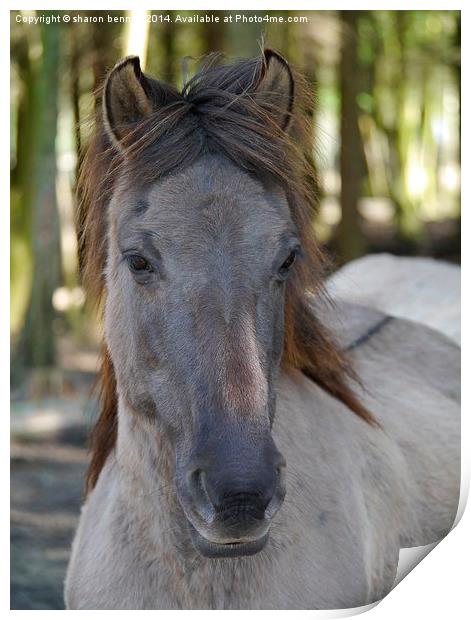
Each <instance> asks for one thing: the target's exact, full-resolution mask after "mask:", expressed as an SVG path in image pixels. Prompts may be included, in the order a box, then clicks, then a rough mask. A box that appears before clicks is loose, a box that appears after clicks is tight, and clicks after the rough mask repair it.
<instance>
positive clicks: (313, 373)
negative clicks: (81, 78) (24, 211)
mask: <svg viewBox="0 0 471 620" xmlns="http://www.w3.org/2000/svg"><path fill="white" fill-rule="evenodd" d="M310 105H311V101H310V97H309V92H308V89H307V88H306V87H305V84H304V82H303V79H302V78H301V76H299V75H297V74H296V72H295V71H294V70H293V69H292V68H291V67H290V65H289V64H288V62H287V61H286V59H285V58H283V57H282V56H281V55H280V54H279V53H277V52H275V51H274V50H270V49H264V50H263V51H262V53H261V54H260V55H259V56H258V57H256V58H252V59H242V60H238V61H236V62H234V63H232V64H224V63H222V62H219V60H218V59H215V58H210V59H209V60H208V61H206V62H204V63H203V64H202V66H201V67H200V69H199V70H198V71H197V72H196V74H195V75H194V76H193V77H192V78H191V79H189V80H188V81H187V82H186V83H185V85H184V86H183V88H182V90H180V91H179V90H177V89H176V88H175V87H173V86H171V85H169V84H166V83H163V82H162V81H159V80H156V79H154V78H151V77H150V76H148V75H146V74H144V73H143V72H142V70H141V68H140V62H139V59H138V58H137V57H135V56H131V57H127V58H125V59H124V60H122V61H121V62H119V63H118V64H117V65H116V66H115V67H114V69H113V70H112V71H111V72H110V73H109V75H108V76H107V78H106V81H105V83H104V87H103V92H102V116H101V118H99V119H98V121H97V128H96V132H95V136H94V138H93V140H92V142H91V144H90V145H89V147H88V150H87V153H86V156H85V159H84V163H83V166H82V170H81V173H80V178H79V183H78V197H79V217H78V229H79V248H80V262H81V271H82V274H83V281H84V284H85V286H86V288H87V292H88V295H89V297H90V298H93V299H95V300H96V301H97V303H98V305H99V307H100V308H102V310H103V320H104V344H103V354H102V368H101V373H100V384H101V410H100V414H99V417H98V420H97V422H96V425H95V428H94V430H93V432H92V437H91V461H90V466H89V469H88V473H87V479H86V492H87V496H86V501H85V504H84V506H83V509H82V513H81V517H80V522H79V526H78V530H77V533H76V536H75V539H74V543H73V547H72V554H71V559H70V563H69V567H68V571H67V576H66V582H65V600H66V606H67V608H68V609H202V608H207V609H332V608H350V607H356V606H360V605H365V604H368V603H371V602H373V601H376V600H378V599H379V598H381V597H383V596H384V595H385V594H386V593H387V592H388V591H389V590H390V589H391V587H392V585H393V583H394V579H395V575H396V569H397V562H398V554H399V550H400V548H401V547H407V546H417V545H425V544H429V543H431V542H433V541H436V540H439V539H440V538H441V537H443V536H445V535H446V533H447V532H448V531H449V530H450V528H451V527H452V523H453V519H454V516H455V514H456V510H457V504H458V499H459V404H458V401H459V349H458V347H456V346H455V344H454V343H452V342H451V341H449V340H448V339H447V338H446V337H445V336H443V335H442V334H440V333H438V332H435V331H434V330H432V329H429V328H427V327H425V326H423V325H419V324H417V323H413V322H411V321H407V320H403V319H398V318H394V317H391V316H387V315H385V314H383V313H382V312H380V311H377V310H375V309H372V308H368V307H363V306H359V305H357V304H352V303H349V302H348V300H346V301H342V300H339V299H337V300H334V301H335V302H336V304H335V307H334V305H333V304H332V303H331V302H330V301H329V298H328V296H327V295H326V294H325V287H324V284H323V283H324V280H325V275H326V262H325V259H324V258H323V255H322V253H321V251H320V249H319V246H318V244H317V243H316V240H315V237H314V234H313V227H312V218H313V215H314V213H315V208H316V202H317V198H316V196H317V192H316V188H317V182H316V178H315V175H314V172H313V166H312V161H311V155H310V152H311V146H310V144H311V129H312V127H311V123H312V120H311V116H310V114H309V113H308V111H309V109H310ZM339 317H341V320H339Z"/></svg>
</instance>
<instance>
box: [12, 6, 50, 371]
mask: <svg viewBox="0 0 471 620" xmlns="http://www.w3.org/2000/svg"><path fill="white" fill-rule="evenodd" d="M46 13H48V11H46ZM41 41H42V56H41V58H40V60H39V67H38V71H37V74H36V77H37V79H36V80H35V83H34V98H35V108H36V109H35V116H34V128H33V134H32V144H31V149H32V158H33V167H32V171H33V173H32V179H31V183H32V192H31V194H32V202H31V211H32V213H31V239H32V251H33V264H34V266H33V281H32V287H31V293H30V299H29V305H28V310H27V313H26V319H25V322H24V326H23V329H22V332H21V335H20V340H19V346H18V349H17V358H16V361H17V362H18V363H19V364H20V366H21V367H29V368H31V367H35V368H37V367H41V368H49V367H51V366H53V365H54V362H55V338H54V326H53V322H54V318H55V313H54V308H53V304H52V296H53V293H54V290H55V289H56V288H57V287H58V286H59V283H60V280H61V254H60V227H59V213H58V209H57V200H56V188H55V181H56V153H55V140H56V133H57V112H58V85H59V58H60V26H59V25H58V24H50V25H45V24H42V25H41Z"/></svg>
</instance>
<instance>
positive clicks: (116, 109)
mask: <svg viewBox="0 0 471 620" xmlns="http://www.w3.org/2000/svg"><path fill="white" fill-rule="evenodd" d="M150 93H151V88H150V83H149V81H148V79H147V78H146V76H145V75H144V74H143V73H142V71H141V65H140V63H139V57H138V56H128V57H127V58H124V59H123V60H121V61H120V62H119V63H118V64H117V65H116V66H115V67H114V68H113V69H112V70H111V72H110V74H109V75H108V77H107V79H106V81H105V86H104V91H103V121H104V124H105V127H106V130H107V132H108V136H109V137H110V139H111V141H112V142H113V143H114V144H115V146H118V147H119V146H120V144H121V141H122V140H123V138H125V137H126V135H127V133H128V132H129V131H130V130H132V127H133V126H134V125H135V124H136V123H138V122H139V121H141V120H143V119H144V118H145V117H147V116H149V114H150V113H151V112H152V102H151V98H150Z"/></svg>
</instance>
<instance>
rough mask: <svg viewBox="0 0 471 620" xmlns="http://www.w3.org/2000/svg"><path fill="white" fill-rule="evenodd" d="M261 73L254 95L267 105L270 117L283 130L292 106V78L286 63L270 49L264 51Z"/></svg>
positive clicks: (288, 120)
mask: <svg viewBox="0 0 471 620" xmlns="http://www.w3.org/2000/svg"><path fill="white" fill-rule="evenodd" d="M262 62H263V65H262V71H261V77H260V81H259V83H258V85H257V87H256V93H258V94H259V96H260V98H261V99H262V98H263V102H264V103H267V104H268V105H269V110H270V113H271V115H272V116H274V118H275V120H276V121H277V123H278V124H279V126H280V127H281V128H282V129H283V130H285V131H286V130H287V129H288V128H289V125H290V123H291V118H292V113H293V106H294V77H293V73H292V71H291V68H290V66H289V64H288V61H287V60H285V58H283V56H282V55H281V54H279V53H278V52H275V50H272V49H264V50H263V55H262Z"/></svg>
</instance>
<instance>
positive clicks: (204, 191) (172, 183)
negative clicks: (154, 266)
mask: <svg viewBox="0 0 471 620" xmlns="http://www.w3.org/2000/svg"><path fill="white" fill-rule="evenodd" d="M147 200H148V203H149V205H150V208H149V211H148V217H147V223H148V224H149V225H150V226H156V227H159V226H161V227H168V228H169V229H171V230H183V229H188V228H190V229H192V231H193V232H195V231H199V232H200V233H201V234H203V235H204V234H205V233H209V234H210V235H213V234H214V233H216V232H219V231H221V230H224V229H226V228H227V227H230V228H231V230H232V231H233V233H236V231H237V230H239V231H241V232H242V231H245V232H248V233H250V232H254V230H255V231H256V230H257V229H258V230H263V229H267V228H273V227H276V226H277V225H278V224H281V223H284V222H286V220H287V219H288V218H289V212H288V209H287V208H286V206H285V204H284V200H283V197H282V195H281V194H280V193H277V192H276V191H275V190H268V189H267V188H265V187H264V185H263V184H262V183H261V182H260V181H258V180H257V179H255V178H253V177H252V176H251V175H249V174H248V173H246V172H244V171H242V170H240V169H238V168H237V167H236V166H234V165H233V164H230V163H229V164H228V163H225V162H221V161H220V160H217V159H208V160H206V161H201V162H198V163H197V164H196V165H194V166H191V167H190V168H188V169H187V170H185V171H183V172H181V173H178V174H176V175H174V176H172V177H169V178H167V179H165V180H164V181H162V182H160V183H157V184H155V185H154V186H153V187H152V188H150V191H149V192H148V196H147ZM254 227H255V229H254Z"/></svg>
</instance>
